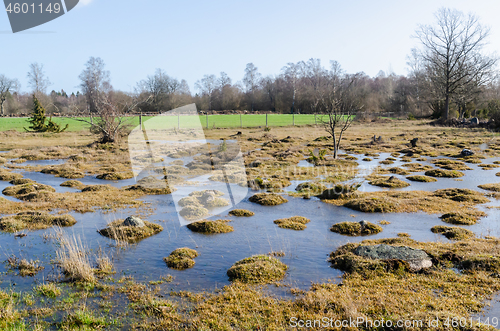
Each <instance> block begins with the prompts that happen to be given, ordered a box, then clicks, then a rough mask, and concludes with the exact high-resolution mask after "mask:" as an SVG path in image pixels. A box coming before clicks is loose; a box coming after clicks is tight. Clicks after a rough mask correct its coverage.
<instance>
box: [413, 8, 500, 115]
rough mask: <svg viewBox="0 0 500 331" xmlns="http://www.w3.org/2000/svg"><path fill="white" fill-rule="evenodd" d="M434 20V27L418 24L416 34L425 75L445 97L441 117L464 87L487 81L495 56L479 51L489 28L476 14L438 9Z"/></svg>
mask: <svg viewBox="0 0 500 331" xmlns="http://www.w3.org/2000/svg"><path fill="white" fill-rule="evenodd" d="M436 20H437V25H436V26H429V25H421V26H420V27H419V28H418V29H417V31H416V34H417V38H418V39H419V40H420V42H421V44H422V46H423V49H422V50H421V52H420V57H421V58H422V62H423V64H424V66H425V70H426V73H427V76H428V78H429V80H430V82H431V85H432V88H434V89H435V90H436V91H438V92H439V93H440V95H441V96H442V98H444V114H443V117H444V118H445V119H448V118H449V113H450V100H451V98H452V97H453V96H454V95H455V94H457V93H459V92H460V91H461V90H462V91H463V90H467V89H464V86H467V85H470V84H475V85H478V86H480V85H484V84H486V83H487V82H488V81H489V79H490V78H491V75H490V73H491V72H492V69H493V67H494V66H495V64H496V62H497V59H496V58H493V57H488V56H486V55H483V54H482V51H483V47H484V46H485V44H486V39H487V37H488V36H489V32H490V31H489V29H488V28H485V27H483V26H482V25H481V24H480V23H479V21H478V18H477V17H476V16H474V15H472V14H469V15H468V16H465V15H464V14H463V13H462V12H459V11H457V10H453V9H446V8H441V9H440V10H439V11H438V12H437V13H436Z"/></svg>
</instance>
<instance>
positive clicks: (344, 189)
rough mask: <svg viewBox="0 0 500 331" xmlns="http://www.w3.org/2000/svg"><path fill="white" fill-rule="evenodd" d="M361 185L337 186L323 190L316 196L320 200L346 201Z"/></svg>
mask: <svg viewBox="0 0 500 331" xmlns="http://www.w3.org/2000/svg"><path fill="white" fill-rule="evenodd" d="M360 186H361V184H351V185H350V184H337V185H335V186H334V187H333V188H330V189H327V190H324V191H323V193H321V194H320V195H318V198H320V199H322V200H329V199H347V198H349V197H351V196H353V194H354V192H356V191H357V190H358V188H359V187H360Z"/></svg>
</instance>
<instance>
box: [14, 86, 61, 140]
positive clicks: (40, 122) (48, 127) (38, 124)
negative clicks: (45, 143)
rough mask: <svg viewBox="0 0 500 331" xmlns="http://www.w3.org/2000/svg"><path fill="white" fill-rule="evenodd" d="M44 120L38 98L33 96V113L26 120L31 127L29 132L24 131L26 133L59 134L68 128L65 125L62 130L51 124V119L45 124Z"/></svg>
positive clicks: (45, 117) (43, 111)
mask: <svg viewBox="0 0 500 331" xmlns="http://www.w3.org/2000/svg"><path fill="white" fill-rule="evenodd" d="M46 120H47V116H45V108H43V106H42V104H41V103H40V101H39V100H38V98H37V97H36V96H35V95H34V94H33V113H32V114H31V117H30V119H29V120H28V122H30V123H31V126H30V127H29V128H30V130H28V129H26V128H24V129H25V130H26V131H32V132H54V133H59V132H63V131H64V130H66V129H67V128H68V124H66V126H65V127H64V129H61V126H60V125H59V124H57V123H55V122H52V117H51V118H50V119H49V121H48V122H47V123H45V121H46Z"/></svg>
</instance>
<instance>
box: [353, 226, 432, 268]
mask: <svg viewBox="0 0 500 331" xmlns="http://www.w3.org/2000/svg"><path fill="white" fill-rule="evenodd" d="M360 223H361V222H360ZM354 254H356V255H358V256H363V257H366V258H369V259H373V260H390V259H397V260H403V261H406V262H408V264H409V265H410V269H411V271H419V270H421V269H426V268H430V267H432V260H431V257H430V256H429V255H428V254H427V253H426V252H424V251H423V250H421V249H414V248H410V247H406V246H397V247H396V246H390V245H385V244H381V245H368V246H359V247H357V248H356V249H355V250H354Z"/></svg>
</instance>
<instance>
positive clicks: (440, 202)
mask: <svg viewBox="0 0 500 331" xmlns="http://www.w3.org/2000/svg"><path fill="white" fill-rule="evenodd" d="M482 198H484V197H482V196H481V195H480V194H478V195H473V196H472V198H471V197H470V198H469V201H456V200H452V199H448V198H446V196H443V197H441V196H438V195H436V194H435V192H427V191H383V192H357V193H356V195H355V196H354V197H353V198H351V199H343V200H324V201H325V202H327V203H333V204H336V205H343V206H345V207H348V208H351V209H354V210H359V211H362V212H367V213H377V212H379V213H413V212H418V211H423V212H426V213H449V212H467V213H470V212H474V213H475V212H477V210H476V209H474V208H473V207H472V204H474V203H475V201H478V202H481V201H483V200H482Z"/></svg>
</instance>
